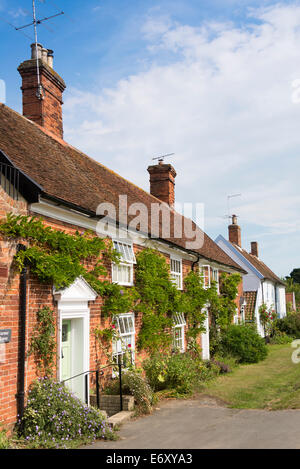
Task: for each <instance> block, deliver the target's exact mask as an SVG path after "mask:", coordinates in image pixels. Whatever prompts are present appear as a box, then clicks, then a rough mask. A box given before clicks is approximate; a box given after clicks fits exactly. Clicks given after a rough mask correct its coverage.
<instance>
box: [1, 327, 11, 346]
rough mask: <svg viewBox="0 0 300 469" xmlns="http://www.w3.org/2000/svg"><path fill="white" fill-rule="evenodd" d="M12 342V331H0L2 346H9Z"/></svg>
mask: <svg viewBox="0 0 300 469" xmlns="http://www.w3.org/2000/svg"><path fill="white" fill-rule="evenodd" d="M10 341H11V329H0V344H7V343H8V342H10Z"/></svg>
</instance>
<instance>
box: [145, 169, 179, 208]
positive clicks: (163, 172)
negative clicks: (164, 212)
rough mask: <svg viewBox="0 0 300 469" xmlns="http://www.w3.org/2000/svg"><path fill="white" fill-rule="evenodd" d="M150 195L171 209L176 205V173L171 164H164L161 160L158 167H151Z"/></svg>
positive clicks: (149, 170)
mask: <svg viewBox="0 0 300 469" xmlns="http://www.w3.org/2000/svg"><path fill="white" fill-rule="evenodd" d="M148 172H149V174H150V194H151V195H154V197H157V198H158V199H160V200H161V201H162V202H165V203H166V204H168V205H169V206H170V207H172V208H173V207H174V203H175V178H176V171H175V169H174V168H173V166H172V165H170V164H164V162H163V160H159V163H158V164H157V165H153V166H149V167H148Z"/></svg>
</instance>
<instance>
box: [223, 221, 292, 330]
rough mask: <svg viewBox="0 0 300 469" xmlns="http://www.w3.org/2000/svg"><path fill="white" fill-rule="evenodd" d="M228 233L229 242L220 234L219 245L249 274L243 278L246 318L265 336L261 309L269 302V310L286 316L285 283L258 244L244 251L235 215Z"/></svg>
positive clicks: (255, 243) (253, 244) (244, 312)
mask: <svg viewBox="0 0 300 469" xmlns="http://www.w3.org/2000/svg"><path fill="white" fill-rule="evenodd" d="M228 233H229V240H226V239H225V238H224V237H223V236H222V235H219V236H218V237H217V238H216V240H215V242H216V244H218V246H219V247H220V248H222V249H223V250H224V251H225V252H226V254H227V255H229V256H230V257H231V258H232V260H234V261H235V262H236V263H237V264H239V265H240V266H241V267H242V269H244V270H245V271H246V272H247V274H244V275H243V289H244V292H243V299H244V301H243V310H244V311H243V314H244V319H245V320H250V321H251V320H255V321H256V323H257V329H258V332H259V334H260V335H261V336H263V335H264V330H263V327H262V325H261V323H260V320H259V307H260V306H261V305H262V304H263V303H265V304H266V305H267V307H268V308H271V307H272V308H274V310H275V311H276V314H277V316H278V317H281V318H282V317H283V316H285V315H286V297H285V283H284V282H283V281H282V280H281V279H280V278H279V277H278V276H277V275H276V274H274V272H272V270H271V269H269V267H267V266H266V264H264V263H263V261H262V260H261V259H260V257H259V254H258V243H257V242H252V243H251V251H250V252H247V251H246V250H245V249H243V248H242V242H241V228H240V226H239V225H238V224H237V217H236V215H233V216H232V224H231V225H229V227H228Z"/></svg>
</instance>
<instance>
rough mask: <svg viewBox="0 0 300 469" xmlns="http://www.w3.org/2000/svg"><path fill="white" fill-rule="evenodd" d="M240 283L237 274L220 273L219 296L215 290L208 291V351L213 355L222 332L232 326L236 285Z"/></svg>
mask: <svg viewBox="0 0 300 469" xmlns="http://www.w3.org/2000/svg"><path fill="white" fill-rule="evenodd" d="M240 281H241V276H240V275H239V274H231V275H229V274H226V273H222V274H221V278H220V294H219V295H218V293H217V291H216V289H214V288H211V289H210V296H209V303H210V314H211V325H210V331H209V336H210V351H211V354H212V355H214V354H215V353H217V352H218V350H219V347H220V341H221V339H222V335H223V333H224V331H226V329H227V327H228V326H229V325H230V324H232V321H233V317H234V315H235V314H236V308H237V305H236V303H235V300H236V297H237V293H238V285H239V283H240Z"/></svg>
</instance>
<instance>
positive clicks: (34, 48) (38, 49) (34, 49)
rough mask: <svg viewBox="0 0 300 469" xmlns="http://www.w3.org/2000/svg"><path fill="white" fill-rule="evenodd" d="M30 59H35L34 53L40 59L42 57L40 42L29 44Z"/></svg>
mask: <svg viewBox="0 0 300 469" xmlns="http://www.w3.org/2000/svg"><path fill="white" fill-rule="evenodd" d="M30 47H31V59H32V60H36V58H37V57H36V54H37V56H38V59H41V58H42V50H43V46H42V44H37V45H35V43H33V44H31V46H30Z"/></svg>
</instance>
